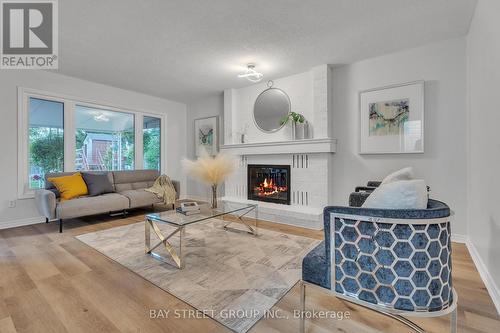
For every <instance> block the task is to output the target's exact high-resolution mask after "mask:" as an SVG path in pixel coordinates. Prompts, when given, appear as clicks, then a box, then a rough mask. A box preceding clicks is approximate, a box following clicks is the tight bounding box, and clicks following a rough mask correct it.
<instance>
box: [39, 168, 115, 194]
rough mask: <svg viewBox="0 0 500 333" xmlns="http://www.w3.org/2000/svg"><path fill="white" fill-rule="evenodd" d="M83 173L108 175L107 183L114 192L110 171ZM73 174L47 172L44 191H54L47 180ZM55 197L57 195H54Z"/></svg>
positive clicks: (52, 185)
mask: <svg viewBox="0 0 500 333" xmlns="http://www.w3.org/2000/svg"><path fill="white" fill-rule="evenodd" d="M84 172H85V173H92V174H99V173H103V172H106V173H107V175H108V179H109V182H110V183H111V184H112V185H113V191H114V190H115V185H114V180H113V172H110V171H84ZM72 174H74V172H48V173H46V174H45V189H46V190H53V189H56V187H55V186H54V184H52V183H51V182H50V181H49V180H48V179H49V178H52V177H62V176H70V175H72ZM56 195H57V194H56Z"/></svg>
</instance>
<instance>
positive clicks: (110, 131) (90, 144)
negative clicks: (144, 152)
mask: <svg viewBox="0 0 500 333" xmlns="http://www.w3.org/2000/svg"><path fill="white" fill-rule="evenodd" d="M75 129H76V133H75V134H76V135H75V137H76V152H75V169H76V170H132V169H134V160H135V158H134V115H133V114H130V113H123V112H115V111H109V110H104V109H98V108H93V107H87V106H82V105H76V106H75Z"/></svg>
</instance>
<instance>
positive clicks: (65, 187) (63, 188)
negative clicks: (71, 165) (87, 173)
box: [48, 172, 88, 201]
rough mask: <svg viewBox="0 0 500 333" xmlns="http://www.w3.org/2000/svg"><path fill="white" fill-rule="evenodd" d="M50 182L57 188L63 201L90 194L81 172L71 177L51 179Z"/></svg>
mask: <svg viewBox="0 0 500 333" xmlns="http://www.w3.org/2000/svg"><path fill="white" fill-rule="evenodd" d="M48 180H49V181H50V182H51V183H52V184H54V186H55V187H56V188H57V190H58V191H59V193H60V194H61V200H62V201H65V200H71V199H74V198H77V197H81V196H83V195H87V194H88V190H87V184H85V182H84V181H83V178H82V174H81V173H79V172H77V173H75V174H72V175H70V176H62V177H51V178H48Z"/></svg>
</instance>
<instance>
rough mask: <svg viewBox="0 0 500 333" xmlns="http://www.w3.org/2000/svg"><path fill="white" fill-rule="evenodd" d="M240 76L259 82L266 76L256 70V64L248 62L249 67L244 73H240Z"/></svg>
mask: <svg viewBox="0 0 500 333" xmlns="http://www.w3.org/2000/svg"><path fill="white" fill-rule="evenodd" d="M238 77H239V78H246V79H247V80H248V81H250V82H254V83H257V82H259V81H260V80H262V78H263V77H264V74H262V73H259V72H257V71H256V70H255V65H254V64H248V65H247V69H246V71H245V72H244V73H241V74H239V75H238Z"/></svg>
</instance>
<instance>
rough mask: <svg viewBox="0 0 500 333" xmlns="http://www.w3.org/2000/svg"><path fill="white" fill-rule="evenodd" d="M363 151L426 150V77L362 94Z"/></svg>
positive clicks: (401, 151)
mask: <svg viewBox="0 0 500 333" xmlns="http://www.w3.org/2000/svg"><path fill="white" fill-rule="evenodd" d="M359 107H360V150H359V152H360V154H390V153H423V152H424V81H417V82H410V83H405V84H400V85H393V86H388V87H383V88H377V89H371V90H365V91H362V92H360V94H359Z"/></svg>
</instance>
